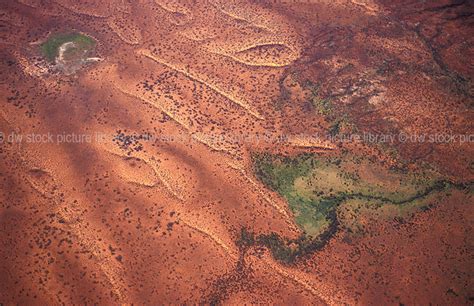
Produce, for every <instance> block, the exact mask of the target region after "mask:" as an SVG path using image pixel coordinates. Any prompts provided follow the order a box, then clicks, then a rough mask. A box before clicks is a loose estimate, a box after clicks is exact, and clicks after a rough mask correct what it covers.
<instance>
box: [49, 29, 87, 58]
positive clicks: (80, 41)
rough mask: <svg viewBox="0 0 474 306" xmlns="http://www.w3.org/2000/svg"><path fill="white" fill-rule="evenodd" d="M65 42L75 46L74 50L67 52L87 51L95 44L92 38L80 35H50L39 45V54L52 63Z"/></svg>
mask: <svg viewBox="0 0 474 306" xmlns="http://www.w3.org/2000/svg"><path fill="white" fill-rule="evenodd" d="M67 42H73V43H75V45H76V46H75V48H74V49H73V50H72V51H69V52H79V51H84V50H86V51H88V50H91V49H92V48H93V47H94V46H95V44H96V42H95V40H94V39H93V38H91V37H89V36H87V35H84V34H81V33H76V32H73V33H67V34H55V35H51V36H50V37H49V38H48V40H47V41H46V42H44V43H43V44H41V46H40V48H41V53H42V54H43V56H44V57H45V58H46V59H47V60H49V61H54V60H55V59H56V57H57V56H58V55H59V47H60V46H61V45H62V44H64V43H67ZM74 50H75V51H74Z"/></svg>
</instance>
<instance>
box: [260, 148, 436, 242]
mask: <svg viewBox="0 0 474 306" xmlns="http://www.w3.org/2000/svg"><path fill="white" fill-rule="evenodd" d="M253 162H254V163H253V165H254V170H255V173H256V176H257V177H258V179H259V180H261V181H262V182H263V183H264V184H265V185H266V186H268V187H269V188H271V189H273V190H274V191H276V192H278V193H279V194H281V195H282V196H283V197H284V198H285V199H286V200H287V201H288V204H289V206H290V209H291V210H292V211H293V214H294V216H295V218H296V223H297V224H298V225H299V226H300V227H301V228H302V229H303V230H304V232H305V234H306V236H308V237H309V238H315V237H318V236H319V235H321V234H323V233H324V232H325V231H327V230H328V228H329V227H330V226H331V222H333V218H331V217H330V216H332V214H334V213H335V211H336V209H337V208H338V207H340V206H342V205H343V204H344V203H345V202H347V201H350V200H360V201H363V202H364V203H368V204H369V206H371V207H372V208H374V209H378V208H379V207H380V206H382V205H399V206H400V205H404V206H407V207H408V206H410V207H416V206H417V205H413V203H417V201H418V202H420V201H421V200H420V199H422V198H424V197H425V196H426V195H427V194H429V193H431V192H432V191H434V190H441V189H443V186H441V185H439V182H440V180H441V178H440V177H438V176H437V174H436V173H428V172H424V173H415V172H411V173H404V172H402V171H395V170H389V169H386V168H385V167H384V166H383V165H381V164H378V163H374V162H371V161H369V160H368V159H365V158H357V157H354V156H347V157H344V158H343V159H341V158H330V157H316V156H312V155H300V156H298V157H295V158H288V157H282V156H272V155H269V154H257V155H255V156H254V159H253ZM420 203H421V202H420ZM409 204H410V205H409ZM420 205H421V204H420ZM420 205H418V206H420Z"/></svg>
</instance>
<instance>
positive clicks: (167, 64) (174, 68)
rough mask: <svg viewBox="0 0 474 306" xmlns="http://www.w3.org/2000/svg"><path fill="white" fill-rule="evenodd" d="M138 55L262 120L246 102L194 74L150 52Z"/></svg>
mask: <svg viewBox="0 0 474 306" xmlns="http://www.w3.org/2000/svg"><path fill="white" fill-rule="evenodd" d="M137 52H138V54H139V55H143V56H145V57H147V58H149V59H151V60H153V61H155V62H157V63H160V64H162V65H164V66H166V67H168V68H170V69H173V70H175V71H178V72H180V73H182V74H184V75H185V76H187V77H188V78H190V79H192V80H194V81H196V82H199V83H201V84H203V85H204V86H207V87H209V88H210V89H212V90H214V91H215V92H217V93H218V94H220V95H221V96H223V97H225V98H227V99H228V100H230V101H231V102H233V103H235V104H237V105H239V106H240V107H242V108H243V109H245V110H246V111H247V112H248V113H249V114H250V115H251V116H253V117H255V118H256V119H259V120H263V119H264V118H263V117H262V115H260V114H259V113H258V112H256V111H255V110H253V109H252V108H251V106H250V105H249V103H247V102H244V101H240V100H239V99H236V98H234V97H232V96H231V95H229V94H228V93H226V92H225V91H224V90H222V89H220V88H219V87H218V86H217V85H214V84H211V83H209V82H207V81H206V80H204V79H202V78H201V77H199V76H197V75H196V74H194V73H192V72H190V71H186V70H185V69H183V68H180V67H176V66H175V65H173V64H170V63H167V62H166V61H164V60H162V59H160V58H158V57H157V56H155V55H153V54H152V52H150V51H149V50H144V49H141V50H139V51H137Z"/></svg>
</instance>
